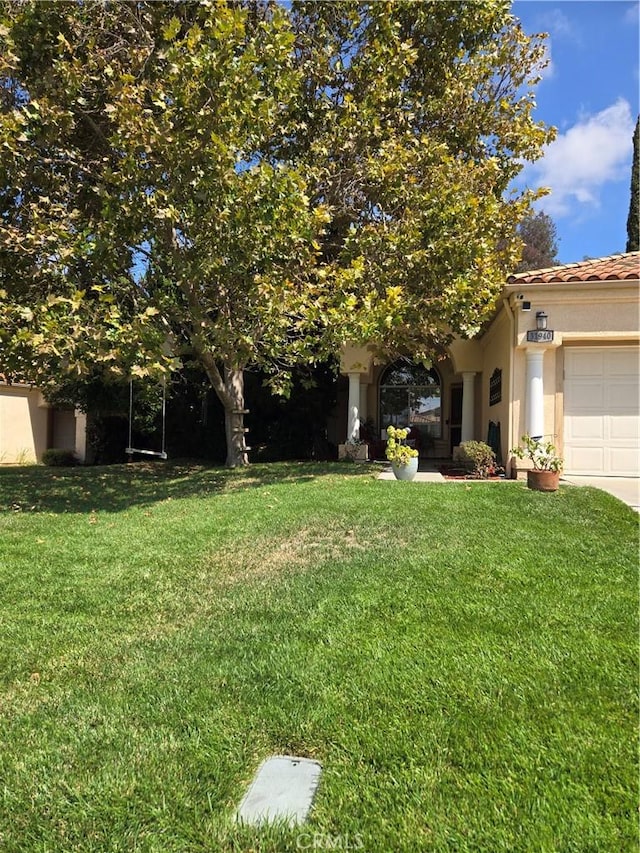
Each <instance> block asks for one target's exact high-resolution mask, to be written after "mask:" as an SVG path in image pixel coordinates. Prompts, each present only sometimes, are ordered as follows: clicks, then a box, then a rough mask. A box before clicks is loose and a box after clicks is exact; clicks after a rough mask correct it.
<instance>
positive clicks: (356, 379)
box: [347, 373, 360, 442]
mask: <svg viewBox="0 0 640 853" xmlns="http://www.w3.org/2000/svg"><path fill="white" fill-rule="evenodd" d="M359 438H360V374H359V373H350V374H349V411H348V417H347V441H348V442H349V441H358V439H359Z"/></svg>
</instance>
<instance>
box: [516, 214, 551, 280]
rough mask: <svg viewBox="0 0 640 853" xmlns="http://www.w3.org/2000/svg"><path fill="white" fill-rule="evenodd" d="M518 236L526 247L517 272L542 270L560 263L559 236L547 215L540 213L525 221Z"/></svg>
mask: <svg viewBox="0 0 640 853" xmlns="http://www.w3.org/2000/svg"><path fill="white" fill-rule="evenodd" d="M518 235H519V236H520V239H521V240H522V242H523V243H524V246H523V249H522V260H521V261H520V263H519V264H518V266H517V267H516V272H526V271H527V270H540V269H544V268H545V267H553V266H555V265H556V264H557V263H558V258H557V254H558V242H557V241H558V234H557V231H556V226H555V224H554V222H553V220H552V219H551V217H550V216H547V214H546V213H544V212H543V211H540V213H536V214H531V216H528V217H527V218H526V219H523V220H522V222H521V223H520V225H519V226H518Z"/></svg>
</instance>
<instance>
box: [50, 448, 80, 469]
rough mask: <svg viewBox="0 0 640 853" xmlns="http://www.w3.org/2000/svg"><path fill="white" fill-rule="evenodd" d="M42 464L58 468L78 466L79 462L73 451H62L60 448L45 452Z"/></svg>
mask: <svg viewBox="0 0 640 853" xmlns="http://www.w3.org/2000/svg"><path fill="white" fill-rule="evenodd" d="M42 462H43V464H44V465H50V466H55V467H58V468H61V467H68V466H70V465H77V464H78V460H77V458H76V456H75V454H74V453H73V451H72V450H61V449H60V448H58V447H50V448H49V450H45V452H44V453H43V454H42Z"/></svg>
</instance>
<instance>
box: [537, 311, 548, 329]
mask: <svg viewBox="0 0 640 853" xmlns="http://www.w3.org/2000/svg"><path fill="white" fill-rule="evenodd" d="M548 319H549V318H548V317H547V315H546V314H545V313H544V311H536V328H537V330H538V331H539V332H543V331H544V330H545V329H546V328H547V320H548Z"/></svg>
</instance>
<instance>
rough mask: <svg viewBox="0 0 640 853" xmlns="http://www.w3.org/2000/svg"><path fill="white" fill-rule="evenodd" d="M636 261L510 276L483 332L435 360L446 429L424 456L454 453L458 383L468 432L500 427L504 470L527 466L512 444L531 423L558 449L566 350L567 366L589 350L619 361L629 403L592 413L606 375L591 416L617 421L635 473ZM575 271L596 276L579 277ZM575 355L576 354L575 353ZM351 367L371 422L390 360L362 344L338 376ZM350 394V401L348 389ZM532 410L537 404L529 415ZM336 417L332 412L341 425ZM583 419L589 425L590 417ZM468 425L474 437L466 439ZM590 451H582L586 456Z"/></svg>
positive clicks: (563, 445) (481, 436) (597, 383)
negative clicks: (539, 326) (539, 321)
mask: <svg viewBox="0 0 640 853" xmlns="http://www.w3.org/2000/svg"><path fill="white" fill-rule="evenodd" d="M639 266H640V255H638V254H637V253H635V254H633V255H623V256H612V257H611V258H609V259H596V260H594V261H588V262H584V263H583V264H582V265H581V264H573V265H566V266H565V267H558V268H553V269H552V270H546V271H540V273H539V275H538V274H535V273H534V274H528V275H526V276H525V275H521V276H514V277H512V279H511V280H510V283H509V284H507V285H506V286H505V288H504V290H503V293H502V295H501V298H500V300H499V301H498V303H497V305H496V310H495V313H494V316H493V319H492V320H491V322H490V323H489V324H488V325H487V327H486V328H485V329H484V330H483V333H482V334H481V335H480V336H478V337H477V338H476V339H474V340H470V341H469V340H463V339H458V340H455V341H453V343H452V344H451V345H450V347H449V351H448V357H447V358H444V359H442V360H441V361H438V362H435V363H434V367H435V368H436V369H437V371H438V373H439V375H440V377H441V390H442V434H441V437H440V438H439V439H438V440H437V441H436V442H435V446H434V447H433V448H431V450H430V453H429V455H430V456H432V457H433V458H443V457H447V456H449V455H450V453H451V450H452V447H453V445H454V444H455V438H456V435H457V434H456V430H457V429H458V424H456V423H455V419H454V418H453V407H454V403H453V401H454V399H455V395H456V393H457V392H456V389H460V388H461V387H462V386H464V394H466V395H468V400H467V402H469V401H472V403H473V410H472V414H471V415H470V414H469V412H468V411H467V424H466V432H467V436H468V437H472V438H474V439H475V440H478V441H487V436H488V431H489V426H490V424H491V423H493V424H499V425H500V451H501V457H502V461H503V462H504V464H505V466H506V470H507V474H508V475H511V476H515V475H517V473H518V471H519V470H523V469H524V468H526V464H524V463H522V462H518V463H517V462H516V460H515V459H512V458H511V456H510V453H509V449H510V448H511V447H513V446H515V445H516V444H518V442H519V439H520V437H521V436H522V435H524V434H525V433H527V432H531V429H530V426H531V424H532V423H533V422H534V421H535V422H536V423H538V424H539V423H542V424H543V426H542V435H543V438H544V440H545V441H551V442H553V443H554V444H555V445H556V447H557V449H558V451H559V453H560V455H564V453H565V450H567V449H569V448H568V438H567V436H566V435H565V432H566V425H567V424H568V423H570V424H571V425H572V427H573V424H574V421H569V420H568V419H569V417H570V416H571V415H570V413H569V410H568V408H567V405H566V400H565V396H566V392H567V388H568V383H569V381H570V377H569V376H568V374H567V361H568V357H567V352H568V351H571V352H572V353H573V355H572V356H571V357H570V358H569V361H570V363H571V365H575V364H579V363H581V361H582V362H583V363H584V364H587V363H588V362H589V356H590V353H595V354H597V355H598V357H600V356H601V357H602V361H603V363H605V362H606V363H609V362H611V363H614V362H615V360H616V359H618V361H619V362H620V363H621V362H622V360H624V364H625V371H626V373H625V377H624V383H625V384H623V385H621V386H620V388H621V390H620V395H621V396H626V397H627V399H626V401H625V400H622V404H624V405H626V408H624V410H622V409H620V412H621V414H620V412H616V411H613V409H612V411H611V412H608V411H607V410H606V406H607V405H609V404H608V403H606V402H605V403H603V404H602V405H603V406H604V408H603V411H602V412H598V411H597V402H596V397H597V393H596V392H598V393H601V392H602V391H603V389H604V390H605V391H606V390H607V383H608V382H612V381H613V380H611V379H607V376H606V374H605V373H603V374H602V376H600V377H596V378H595V379H593V383H594V386H593V387H594V403H593V407H594V411H593V413H592V414H593V415H594V418H595V419H597V417H598V416H599V415H600V414H602V416H603V417H608V416H609V415H610V416H611V419H612V418H614V416H615V417H617V418H618V419H617V421H615V422H614V421H613V420H612V423H613V424H614V428H615V429H617V428H618V426H619V425H620V424H622V425H623V426H624V430H626V433H625V435H626V439H625V440H626V446H625V448H624V454H623V453H622V451H619V452H618V451H616V452H617V453H618V460H620V459H626V462H625V463H624V465H626V466H627V467H628V468H629V474H630V475H633V474H637V473H638V466H639V464H640V462H639V460H638V457H640V436H638V430H639V429H640V426H638V425H639V424H640V413H639V412H638V411H637V408H634V407H635V404H634V402H633V400H634V399H637V386H638V385H640V299H639V293H640V290H639V288H640V281H639V279H640V270H639ZM620 270H621V272H620ZM580 275H584V277H585V278H586V277H589V276H590V277H593V278H595V277H596V276H600V278H597V279H596V280H584V279H581V278H579V276H580ZM536 276H537V278H538V280H537V281H536V280H535V279H536ZM563 279H564V280H563ZM538 312H544V313H545V314H546V315H547V317H548V330H552V331H553V340H552V341H547V342H545V343H533V342H529V341H528V340H527V333H528V332H531V331H534V330H535V329H536V314H537V313H538ZM578 353H579V354H580V359H577V354H578ZM367 358H368V361H367ZM592 360H594V359H592ZM347 364H349V366H350V367H351V370H357V372H358V378H359V382H360V399H361V401H362V405H361V419H362V420H364V419H366V418H371V419H372V420H373V422H374V426H375V427H376V428H377V421H378V419H379V401H380V390H379V379H380V375H381V373H382V372H383V370H384V369H385V367H386V365H376V364H375V363H374V362H373V358H372V357H371V355H370V354H369V356H367V350H365V349H362V350H359V351H358V352H355V351H353V352H348V353H346V358H343V360H342V365H343V372H344V373H346V372H347V371H346V370H345V369H344V368H345V367H346V366H347ZM572 369H575V368H574V367H572ZM492 376H493V377H494V388H495V387H499V388H500V392H499V394H494V398H493V399H490V383H491V378H492ZM498 380H501V383H500V384H499V383H498ZM571 381H572V382H574V383H575V387H574V388H573V391H574V392H575V388H576V387H578V386H579V377H578V378H577V379H576V378H575V377H571ZM585 383H586V384H585V386H584V388H583V389H582V392H581V393H583V396H584V399H585V400H586V403H585V405H587V406H588V404H589V387H588V381H587V380H585ZM352 385H353V383H352ZM634 386H635V388H634ZM458 393H459V392H458ZM634 395H636V396H634ZM351 396H352V398H353V397H354V393H353V390H352V391H351ZM601 396H602V395H601ZM534 398H535V399H534ZM604 398H606V399H608V395H607V394H604V397H603V399H604ZM463 405H464V404H463ZM612 405H613V404H612ZM535 406H537V407H538V410H537V411H536V412H535V413H534V411H533V410H534V407H535ZM618 415H619V417H618ZM532 418H533V421H532ZM341 420H342V418H338V422H340V421H341ZM583 420H584V421H585V422H588V418H587V417H586V415H585V417H584V418H583ZM577 422H578V421H577V420H576V421H575V423H577ZM464 430H465V427H463V431H464ZM470 431H471V432H472V435H470V436H469V432H470ZM532 434H533V433H532ZM606 440H607V439H606V437H605V438H604V439H603V438H600V444H601V450H602V445H603V444H606ZM584 441H585V442H588V439H585V440H584ZM611 442H612V443H613V439H612V440H611ZM583 443H584V442H583ZM587 451H588V448H586V449H585V454H587ZM587 455H588V454H587ZM572 458H575V456H573V457H572V456H571V454H569V459H572ZM574 464H576V463H574ZM624 465H623V468H622V470H615V471H614V472H613V473H614V474H615V475H619V476H624V475H625V470H626V469H625V468H624ZM518 466H519V467H518ZM609 473H611V472H609Z"/></svg>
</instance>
